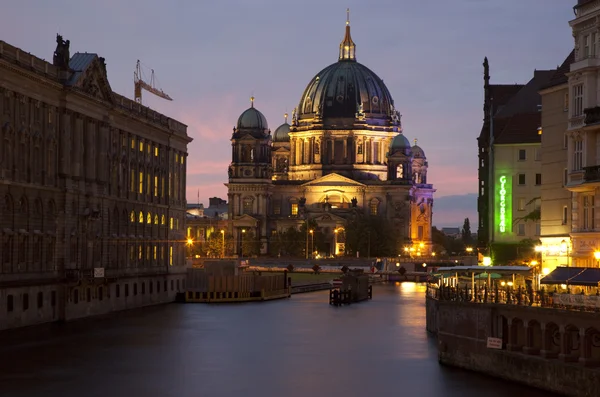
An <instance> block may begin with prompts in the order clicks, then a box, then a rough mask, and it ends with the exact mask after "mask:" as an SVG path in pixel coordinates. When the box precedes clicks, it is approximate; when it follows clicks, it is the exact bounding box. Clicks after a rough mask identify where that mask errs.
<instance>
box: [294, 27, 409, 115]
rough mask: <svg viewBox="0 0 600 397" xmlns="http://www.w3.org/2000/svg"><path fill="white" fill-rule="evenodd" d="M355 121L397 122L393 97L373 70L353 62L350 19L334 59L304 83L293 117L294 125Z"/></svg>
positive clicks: (354, 45) (354, 58)
mask: <svg viewBox="0 0 600 397" xmlns="http://www.w3.org/2000/svg"><path fill="white" fill-rule="evenodd" d="M356 120H360V121H363V122H365V123H367V124H370V125H380V126H393V125H399V122H400V120H399V113H398V112H397V111H396V109H395V108H394V100H393V99H392V96H391V94H390V92H389V90H388V89H387V87H386V86H385V84H384V83H383V80H381V79H380V78H379V76H377V75H376V74H375V73H374V72H373V71H371V70H370V69H369V68H367V67H366V66H364V65H362V64H361V63H359V62H357V61H356V44H355V43H354V41H353V40H352V36H351V35H350V21H349V20H348V19H347V20H346V33H345V36H344V39H343V40H342V42H341V43H340V49H339V57H338V61H337V62H336V63H334V64H332V65H329V66H327V67H326V68H325V69H323V70H321V71H320V72H319V73H317V75H316V76H315V77H313V79H312V80H311V81H310V83H308V85H307V86H306V89H305V90H304V93H303V94H302V98H300V103H299V104H298V108H297V116H296V115H294V116H293V120H292V123H293V125H294V126H296V125H299V126H302V125H310V124H314V123H321V122H322V123H323V124H326V125H330V126H331V125H339V126H348V125H349V124H351V123H352V124H353V123H354V122H355V121H356Z"/></svg>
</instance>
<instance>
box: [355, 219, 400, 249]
mask: <svg viewBox="0 0 600 397" xmlns="http://www.w3.org/2000/svg"><path fill="white" fill-rule="evenodd" d="M345 237H346V253H348V254H350V255H354V254H355V253H356V252H360V253H361V256H367V255H368V253H369V252H370V254H371V256H372V257H373V256H395V255H397V253H398V252H397V251H398V241H397V234H396V233H395V231H394V229H393V227H392V225H391V224H390V223H389V222H388V220H387V219H385V218H382V217H377V216H362V215H359V216H357V217H356V218H355V219H354V220H352V221H350V222H348V224H347V225H346V230H345Z"/></svg>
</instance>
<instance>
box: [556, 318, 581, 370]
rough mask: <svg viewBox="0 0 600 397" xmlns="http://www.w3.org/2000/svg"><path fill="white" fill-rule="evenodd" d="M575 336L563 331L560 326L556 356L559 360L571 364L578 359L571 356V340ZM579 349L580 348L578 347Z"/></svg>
mask: <svg viewBox="0 0 600 397" xmlns="http://www.w3.org/2000/svg"><path fill="white" fill-rule="evenodd" d="M574 337H575V334H574V333H573V332H571V331H569V330H568V329H565V328H564V326H562V325H561V338H560V354H559V355H558V358H559V360H562V361H567V362H572V361H577V360H578V358H579V357H575V356H574V355H573V354H572V350H571V346H572V344H573V342H574V341H573V338H574ZM580 349H581V346H580Z"/></svg>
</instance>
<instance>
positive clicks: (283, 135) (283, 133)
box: [273, 113, 290, 142]
mask: <svg viewBox="0 0 600 397" xmlns="http://www.w3.org/2000/svg"><path fill="white" fill-rule="evenodd" d="M284 117H285V121H284V123H283V124H281V125H280V126H279V127H277V129H276V130H275V133H274V134H273V142H289V141H290V125H289V124H288V122H287V118H288V114H287V113H286V114H285V116H284Z"/></svg>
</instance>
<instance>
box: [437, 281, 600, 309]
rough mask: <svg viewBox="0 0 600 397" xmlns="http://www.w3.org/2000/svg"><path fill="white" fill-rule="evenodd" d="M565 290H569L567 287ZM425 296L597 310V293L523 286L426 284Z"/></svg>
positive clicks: (457, 300)
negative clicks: (491, 286) (534, 288)
mask: <svg viewBox="0 0 600 397" xmlns="http://www.w3.org/2000/svg"><path fill="white" fill-rule="evenodd" d="M567 292H569V291H568V290H567ZM427 296H428V297H429V298H432V299H435V300H439V301H451V302H470V303H475V304H477V303H487V304H501V305H515V306H533V307H543V308H554V309H563V310H575V311H593V312H596V311H600V295H598V294H596V295H584V294H571V293H560V292H558V291H557V290H554V291H552V290H550V291H548V290H546V289H545V288H542V289H541V290H538V291H535V290H533V289H532V288H525V287H516V288H515V287H508V286H507V287H498V286H496V287H493V288H488V287H487V286H485V287H481V288H478V287H475V289H474V290H473V289H472V288H471V287H469V286H468V285H467V286H465V287H459V288H457V287H446V286H442V287H438V286H437V285H435V284H428V285H427Z"/></svg>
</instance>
